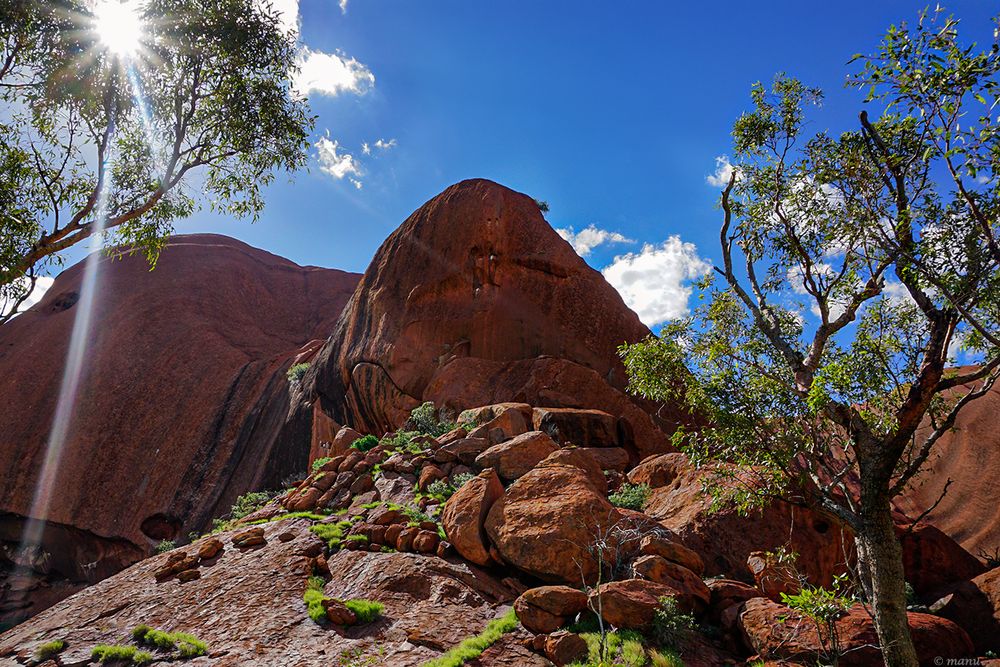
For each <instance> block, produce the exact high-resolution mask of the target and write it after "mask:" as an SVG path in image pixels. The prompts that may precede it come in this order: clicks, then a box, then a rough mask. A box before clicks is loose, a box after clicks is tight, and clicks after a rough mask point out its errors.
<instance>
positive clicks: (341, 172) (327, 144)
mask: <svg viewBox="0 0 1000 667" xmlns="http://www.w3.org/2000/svg"><path fill="white" fill-rule="evenodd" d="M339 148H341V146H340V144H339V143H338V142H337V141H336V140H334V141H330V139H329V138H328V137H322V138H321V139H320V140H319V141H317V142H316V158H317V159H318V160H319V168H320V170H321V171H323V172H324V173H326V174H329V175H331V176H333V177H334V178H336V179H337V180H338V181H340V180H343V179H344V178H347V179H348V180H349V181H350V182H351V183H353V184H354V187H355V188H357V189H358V190H360V189H361V175H362V171H361V165H360V164H359V163H358V161H357V160H355V159H354V156H353V155H351V154H350V153H338V152H337V149H339Z"/></svg>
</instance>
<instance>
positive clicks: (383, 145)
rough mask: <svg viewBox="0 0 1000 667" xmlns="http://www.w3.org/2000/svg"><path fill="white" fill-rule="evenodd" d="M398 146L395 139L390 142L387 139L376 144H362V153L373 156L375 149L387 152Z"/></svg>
mask: <svg viewBox="0 0 1000 667" xmlns="http://www.w3.org/2000/svg"><path fill="white" fill-rule="evenodd" d="M397 145H398V144H397V142H396V140H395V139H389V140H388V141H386V140H385V139H379V140H378V141H376V142H375V143H374V144H369V143H368V142H365V143H363V144H361V152H362V153H364V154H365V155H371V154H372V152H373V149H375V150H380V151H387V150H389V149H390V148H395V147H396V146H397Z"/></svg>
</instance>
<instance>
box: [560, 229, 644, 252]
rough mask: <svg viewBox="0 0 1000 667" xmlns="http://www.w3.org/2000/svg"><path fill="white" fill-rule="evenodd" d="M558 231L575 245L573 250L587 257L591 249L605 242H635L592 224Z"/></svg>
mask: <svg viewBox="0 0 1000 667" xmlns="http://www.w3.org/2000/svg"><path fill="white" fill-rule="evenodd" d="M556 233H557V234H559V236H561V237H563V238H564V239H566V240H567V241H569V244H570V245H571V246H573V250H575V251H576V254H578V255H580V257H586V256H587V255H589V254H590V251H591V250H593V249H594V248H596V247H597V246H599V245H604V244H605V243H635V241H633V240H632V239H629V238H625V237H624V236H622V235H621V234H619V233H618V232H609V231H608V230H606V229H599V228H598V227H597V226H596V225H590V226H589V227H587V228H586V229H581V230H580V231H579V232H575V231H573V228H572V227H566V228H565V229H557V230H556Z"/></svg>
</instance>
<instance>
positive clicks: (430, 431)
mask: <svg viewBox="0 0 1000 667" xmlns="http://www.w3.org/2000/svg"><path fill="white" fill-rule="evenodd" d="M406 424H407V426H408V427H409V428H412V429H413V430H415V431H417V432H418V433H423V434H425V435H429V436H432V437H435V438H436V437H438V436H439V435H444V434H445V433H447V432H448V431H451V430H452V429H454V428H455V424H454V423H453V422H449V421H441V420H439V419H438V415H437V410H435V409H434V404H433V403H431V402H430V401H427V402H426V403H424V404H422V405H420V406H418V407H415V408H413V410H411V411H410V418H409V419H408V420H407V422H406Z"/></svg>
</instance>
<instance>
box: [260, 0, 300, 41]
mask: <svg viewBox="0 0 1000 667" xmlns="http://www.w3.org/2000/svg"><path fill="white" fill-rule="evenodd" d="M270 5H271V11H273V12H275V13H276V14H277V15H278V20H279V21H280V22H281V29H282V30H284V31H285V32H286V33H289V34H295V35H298V34H299V0H270ZM257 6H258V7H261V8H265V7H266V6H267V4H266V3H265V1H264V0H257Z"/></svg>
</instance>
